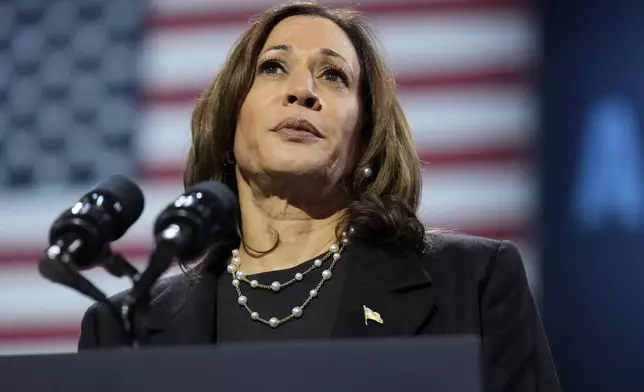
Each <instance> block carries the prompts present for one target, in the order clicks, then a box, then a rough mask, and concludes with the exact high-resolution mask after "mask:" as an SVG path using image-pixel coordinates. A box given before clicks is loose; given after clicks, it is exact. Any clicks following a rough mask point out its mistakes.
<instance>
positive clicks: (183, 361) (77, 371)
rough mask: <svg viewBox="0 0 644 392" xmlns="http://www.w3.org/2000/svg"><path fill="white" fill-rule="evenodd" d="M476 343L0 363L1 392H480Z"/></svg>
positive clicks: (103, 355) (364, 344)
mask: <svg viewBox="0 0 644 392" xmlns="http://www.w3.org/2000/svg"><path fill="white" fill-rule="evenodd" d="M481 377H482V376H481V370H480V349H479V342H478V340H477V339H475V338H467V337H459V338H456V337H454V338H431V339H423V338H416V339H405V340H398V339H396V340H378V341H370V340H359V341H355V340H344V341H343V340H334V341H328V342H326V341H325V342H321V341H316V342H304V341H297V342H291V343H262V344H247V343H244V344H235V345H232V344H229V345H225V344H223V345H217V346H210V347H179V348H162V349H146V350H142V351H135V352H134V351H128V350H101V351H95V352H86V353H80V354H59V355H40V356H10V357H0V391H3V392H13V391H20V392H31V391H34V392H35V391H38V392H45V391H57V392H59V391H64V392H76V391H78V392H81V391H82V392H87V391H92V392H107V391H119V392H127V391H137V392H140V391H154V392H164V391H173V392H175V391H180V392H186V391H190V392H193V391H201V390H209V391H212V390H221V391H224V390H234V391H235V392H245V391H249V392H250V391H252V392H257V391H258V390H269V391H278V390H279V391H291V390H293V391H301V390H306V391H307V392H317V391H320V392H322V391H324V392H328V391H333V392H341V391H370V392H378V391H413V390H427V391H432V392H443V391H444V392H447V391H449V392H480V391H481V386H480V385H481Z"/></svg>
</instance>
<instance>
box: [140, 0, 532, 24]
mask: <svg viewBox="0 0 644 392" xmlns="http://www.w3.org/2000/svg"><path fill="white" fill-rule="evenodd" d="M322 3H323V2H322ZM528 3H529V1H527V0H460V1H459V0H442V1H441V0H428V1H421V0H406V1H405V0H398V1H391V2H387V3H367V4H361V5H357V6H356V7H355V8H356V9H358V10H360V11H362V12H363V13H364V14H365V15H366V16H367V17H369V18H374V17H381V16H385V15H386V16H387V17H390V16H402V15H409V14H412V15H413V14H417V13H445V12H481V11H506V10H526V9H527V5H528ZM267 8H268V7H267V6H266V7H262V8H256V9H251V10H224V11H218V10H204V11H197V10H195V11H186V12H181V11H177V12H171V13H170V12H168V13H167V14H156V15H152V16H151V17H150V19H149V20H148V21H147V23H146V24H147V28H148V29H164V30H167V29H174V30H177V29H190V28H199V27H211V26H214V25H216V26H219V25H230V24H241V23H247V22H248V21H249V19H250V18H251V17H254V16H258V15H260V14H261V13H263V12H264V11H265V10H266V9H267Z"/></svg>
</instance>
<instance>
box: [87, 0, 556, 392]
mask: <svg viewBox="0 0 644 392" xmlns="http://www.w3.org/2000/svg"><path fill="white" fill-rule="evenodd" d="M192 136H193V140H192V148H191V151H190V155H189V159H188V163H187V169H186V172H185V185H186V186H190V185H192V184H194V183H196V182H199V181H203V180H208V179H216V180H219V181H222V182H224V183H226V184H227V185H229V186H230V187H231V188H232V189H234V191H235V192H237V194H238V196H239V203H240V217H241V219H240V220H241V222H240V227H239V231H238V233H233V234H231V235H229V236H228V238H224V239H223V240H220V241H219V242H217V243H214V244H213V246H212V250H211V251H210V252H209V254H208V256H207V258H206V260H205V261H204V262H203V263H201V264H200V265H199V266H198V267H196V269H195V271H194V272H195V273H196V274H198V279H197V280H195V279H193V278H192V277H191V276H188V275H179V276H176V277H172V278H168V279H165V280H163V281H161V282H160V283H159V284H158V285H157V286H156V287H155V289H154V291H153V293H152V305H151V308H150V313H149V317H148V320H147V324H146V327H147V328H148V331H149V332H150V338H149V340H148V341H147V342H146V344H148V345H171V344H208V343H221V342H232V341H251V340H263V341H266V340H287V339H298V338H302V339H316V338H340V337H365V336H395V335H440V334H477V335H479V336H481V337H482V342H483V343H482V344H483V350H484V354H485V358H486V361H487V366H488V368H489V369H488V382H489V385H490V387H492V388H493V389H494V390H503V391H524V392H525V391H556V390H558V384H557V378H556V375H555V371H554V369H553V366H552V360H551V357H550V353H549V349H548V344H547V342H546V339H545V336H544V332H543V330H542V327H541V323H540V320H539V316H538V314H537V310H536V308H535V305H534V301H533V299H532V297H531V294H530V291H529V289H528V285H527V282H526V277H525V272H524V269H523V266H522V261H521V258H520V256H519V253H518V251H517V249H516V248H515V246H514V245H513V244H511V243H509V242H496V241H493V240H487V239H482V238H474V237H468V236H456V235H444V234H440V233H432V232H426V230H425V229H424V227H423V225H422V224H421V223H420V222H419V220H418V218H417V217H416V214H415V211H416V209H417V207H418V203H419V197H420V195H419V193H420V186H421V184H420V182H421V177H420V167H419V159H418V157H417V155H416V152H415V149H414V146H413V143H412V138H411V133H410V130H409V126H408V124H407V121H406V119H405V116H404V114H403V112H402V110H401V107H400V104H399V103H398V101H397V99H396V95H395V86H394V83H393V81H392V79H391V76H390V74H389V72H388V71H387V70H386V67H385V65H384V63H383V61H382V59H381V57H379V55H378V54H377V51H376V45H375V39H374V36H373V34H372V33H371V30H369V28H368V27H367V25H366V24H365V23H364V22H362V21H361V20H360V19H359V15H358V14H356V13H354V12H350V11H346V10H344V11H343V10H329V9H326V8H324V7H322V6H319V5H316V4H311V3H300V4H292V5H287V6H281V7H276V8H274V9H271V10H269V11H267V12H266V13H265V14H264V15H262V16H261V17H260V18H259V20H258V21H257V22H256V23H254V24H253V25H252V26H251V27H250V29H249V30H248V31H247V32H246V33H245V34H244V35H243V36H242V37H241V40H240V41H239V42H238V44H237V45H236V46H235V48H234V49H233V51H232V52H231V54H230V56H229V59H228V61H227V62H226V63H225V65H224V68H223V69H222V71H221V72H220V73H219V75H218V76H217V78H216V79H215V81H214V82H213V83H212V85H211V86H210V87H209V88H208V89H207V90H206V91H205V92H204V94H203V95H202V97H201V99H200V100H199V102H198V104H197V107H196V109H195V111H194V113H193V120H192ZM122 343H123V338H122V336H121V334H120V333H119V328H118V325H116V324H114V322H113V321H112V319H111V317H110V316H109V314H107V311H106V309H103V307H101V306H99V305H94V306H92V307H91V308H90V309H89V310H88V312H87V313H86V315H85V317H84V319H83V322H82V333H81V338H80V343H79V347H80V349H87V348H96V347H111V346H115V345H119V344H122Z"/></svg>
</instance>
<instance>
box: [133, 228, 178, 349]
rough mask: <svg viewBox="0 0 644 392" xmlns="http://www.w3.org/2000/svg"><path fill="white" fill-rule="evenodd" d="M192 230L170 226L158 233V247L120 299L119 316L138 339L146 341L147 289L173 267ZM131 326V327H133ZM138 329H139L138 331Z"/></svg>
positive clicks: (148, 303) (148, 305)
mask: <svg viewBox="0 0 644 392" xmlns="http://www.w3.org/2000/svg"><path fill="white" fill-rule="evenodd" d="M190 233H191V230H190V229H189V228H187V227H184V228H181V227H179V226H178V225H175V224H172V225H170V226H168V228H166V229H165V230H164V231H162V232H161V233H160V234H159V237H158V238H157V241H156V242H157V246H156V247H155V248H154V251H153V252H152V254H151V255H150V260H149V262H148V267H147V268H146V269H145V271H143V272H142V273H141V274H139V275H137V276H136V278H135V279H134V281H133V283H134V285H133V287H132V290H130V291H129V292H128V294H127V295H126V296H125V297H124V298H123V302H122V308H121V309H122V314H123V318H124V320H127V321H128V322H129V326H130V328H132V331H134V332H135V334H133V336H136V337H137V338H138V339H145V338H146V333H145V332H146V331H145V330H144V328H142V327H143V326H144V325H145V321H146V318H147V312H148V310H149V307H150V290H151V289H152V286H154V284H155V283H156V282H157V281H158V280H159V278H160V277H161V275H163V274H164V273H165V272H166V271H167V270H168V268H170V266H171V265H172V263H173V262H174V260H175V257H176V255H177V254H179V252H180V250H181V249H183V247H184V246H185V244H186V243H187V241H188V238H189V237H190ZM132 326H133V327H132ZM139 328H140V329H139ZM139 342H140V341H139V340H133V346H134V347H138V344H139Z"/></svg>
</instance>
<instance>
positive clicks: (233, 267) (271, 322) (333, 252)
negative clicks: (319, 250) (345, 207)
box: [226, 228, 355, 328]
mask: <svg viewBox="0 0 644 392" xmlns="http://www.w3.org/2000/svg"><path fill="white" fill-rule="evenodd" d="M354 232H355V231H354V230H353V228H349V233H348V234H347V233H346V232H344V233H342V239H341V240H340V243H341V245H338V244H335V243H334V244H331V245H330V246H329V251H328V252H327V253H326V254H325V255H324V256H323V257H321V258H319V259H315V261H314V262H313V265H312V266H311V267H309V268H308V269H307V270H306V271H304V272H297V273H296V274H295V276H294V277H293V278H291V279H290V280H288V281H286V282H284V283H280V282H277V281H275V282H273V283H271V284H270V285H267V284H262V283H259V282H258V281H257V280H255V279H253V280H248V278H247V277H246V274H245V273H244V271H243V270H242V269H241V259H240V258H239V249H233V251H232V257H231V260H230V262H229V264H228V267H227V268H226V270H227V271H228V273H230V274H231V275H232V276H233V280H232V285H233V287H234V288H235V291H237V303H238V304H239V305H241V306H243V307H244V308H245V309H246V311H247V312H248V314H249V315H250V318H251V320H255V321H259V322H261V323H262V324H265V325H268V326H270V327H272V328H277V327H279V326H280V325H282V324H284V323H286V322H288V321H291V320H293V319H296V318H300V317H302V314H303V313H304V308H306V307H307V306H308V305H309V303H310V302H311V301H312V300H313V298H315V297H317V295H318V292H319V291H320V289H321V288H322V286H323V285H324V282H326V281H327V280H329V279H331V277H332V276H333V273H332V271H333V267H335V264H336V263H337V262H338V260H340V258H341V257H342V256H341V255H342V251H343V250H344V248H345V247H346V245H348V244H349V235H351V234H354ZM329 257H331V258H332V259H333V261H332V262H331V265H330V266H329V268H327V269H325V270H323V271H322V274H321V275H322V279H320V282H319V283H318V284H317V286H315V288H314V289H312V290H311V291H309V296H308V298H306V300H304V302H303V303H302V304H301V305H300V306H295V307H294V308H293V309H292V310H291V314H290V315H288V316H286V317H283V318H277V317H270V318H269V319H268V320H266V319H265V318H262V317H261V316H260V315H259V313H258V312H256V311H253V310H252V309H251V308H250V307H249V306H248V298H247V297H246V296H245V295H244V294H243V293H242V291H241V288H240V285H241V283H242V282H243V283H246V284H248V285H249V286H250V287H251V288H253V289H264V290H272V291H274V292H279V291H280V290H281V289H282V288H284V287H286V286H289V285H292V284H294V283H297V282H300V281H301V280H302V279H304V276H306V275H308V274H309V273H311V272H312V271H314V270H315V269H317V268H320V267H322V264H323V263H324V261H326V260H327V259H328V258H329Z"/></svg>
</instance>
